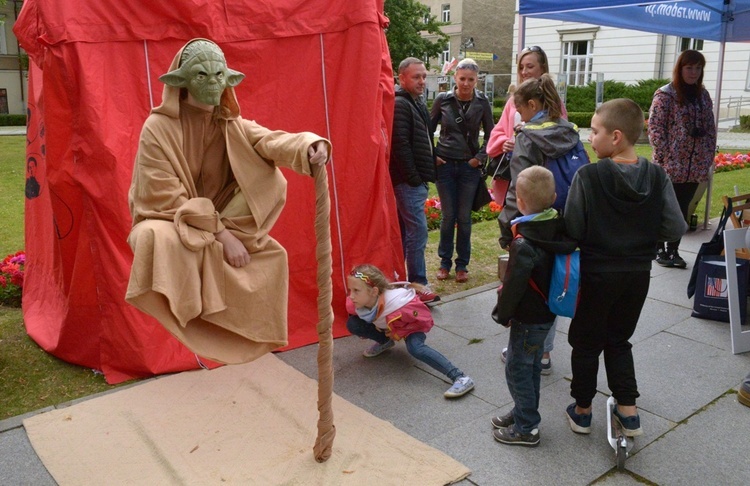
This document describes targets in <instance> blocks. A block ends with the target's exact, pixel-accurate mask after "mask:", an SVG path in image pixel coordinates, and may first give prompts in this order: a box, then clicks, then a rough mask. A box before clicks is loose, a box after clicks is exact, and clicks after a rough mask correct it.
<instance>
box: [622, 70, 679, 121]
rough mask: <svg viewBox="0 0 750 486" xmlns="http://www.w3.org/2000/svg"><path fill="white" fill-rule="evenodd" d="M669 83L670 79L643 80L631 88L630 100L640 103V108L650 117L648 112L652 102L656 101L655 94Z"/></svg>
mask: <svg viewBox="0 0 750 486" xmlns="http://www.w3.org/2000/svg"><path fill="white" fill-rule="evenodd" d="M667 83H669V80H668V79H641V80H640V81H638V82H637V83H636V84H635V85H634V86H632V87H631V88H630V93H629V94H630V95H629V96H628V98H630V99H632V100H633V101H635V102H636V103H638V106H640V107H641V109H642V110H643V111H644V114H645V115H646V117H648V110H649V108H650V107H651V100H653V99H654V93H655V92H656V90H657V89H659V88H661V87H662V86H664V85H665V84H667Z"/></svg>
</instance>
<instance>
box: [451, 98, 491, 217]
mask: <svg viewBox="0 0 750 486" xmlns="http://www.w3.org/2000/svg"><path fill="white" fill-rule="evenodd" d="M453 108H454V109H455V110H456V112H457V113H458V116H457V117H456V118H455V120H456V125H458V128H459V129H461V131H462V132H463V134H464V138H465V139H466V143H467V145H468V146H469V150H471V152H472V153H477V152H478V150H477V148H476V146H475V145H474V140H473V139H472V138H471V134H470V132H469V129H468V127H467V126H466V116H465V114H464V110H462V109H461V106H459V104H458V99H457V98H456V97H455V96H454V97H453ZM477 170H481V169H477ZM491 201H492V196H490V191H489V190H488V189H487V182H486V181H485V180H484V176H482V177H480V178H479V184H477V191H476V192H475V193H474V202H473V203H472V204H471V210H472V211H479V210H480V209H482V208H483V207H484V206H486V205H488V204H489V203H490V202H491Z"/></svg>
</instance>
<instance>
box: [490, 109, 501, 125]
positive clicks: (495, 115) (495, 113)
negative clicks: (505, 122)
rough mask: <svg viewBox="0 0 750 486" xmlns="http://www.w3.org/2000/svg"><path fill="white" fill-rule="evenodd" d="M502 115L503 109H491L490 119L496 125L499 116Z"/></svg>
mask: <svg viewBox="0 0 750 486" xmlns="http://www.w3.org/2000/svg"><path fill="white" fill-rule="evenodd" d="M502 114H503V109H502V107H501V108H495V107H493V108H492V119H493V120H495V124H497V122H498V120H500V115H502Z"/></svg>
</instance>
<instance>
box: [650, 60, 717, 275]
mask: <svg viewBox="0 0 750 486" xmlns="http://www.w3.org/2000/svg"><path fill="white" fill-rule="evenodd" d="M705 66H706V58H705V57H703V54H701V53H700V52H698V51H694V50H687V51H684V52H683V53H682V54H680V57H679V58H677V64H675V67H674V70H673V71H672V82H671V83H669V84H667V85H666V86H662V87H661V88H659V89H658V90H656V93H654V100H653V102H652V103H651V110H650V113H649V117H648V137H649V140H650V142H651V146H652V147H653V148H654V155H653V159H654V163H656V164H659V165H660V166H662V167H663V168H664V170H665V171H666V173H667V175H668V176H669V178H670V180H671V181H672V185H673V186H674V192H675V194H676V195H677V201H678V202H679V204H680V209H681V210H682V214H683V216H684V217H685V221H687V220H688V217H689V216H688V214H687V212H688V206H689V205H690V202H691V201H692V200H693V197H694V196H695V193H696V191H697V190H698V186H699V184H700V183H702V182H706V181H708V176H709V170H710V169H711V165H712V164H713V160H714V155H715V151H716V122H715V121H714V113H713V102H712V101H711V96H710V95H709V94H708V91H706V88H704V87H703V68H704V67H705ZM679 246H680V240H677V241H670V242H666V245H665V243H659V245H658V247H657V253H656V262H657V263H658V264H659V265H661V266H663V267H677V268H686V267H687V263H685V260H683V259H682V257H680V254H679V253H678V251H677V250H678V248H679Z"/></svg>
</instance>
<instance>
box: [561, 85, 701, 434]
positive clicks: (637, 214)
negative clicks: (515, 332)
mask: <svg viewBox="0 0 750 486" xmlns="http://www.w3.org/2000/svg"><path fill="white" fill-rule="evenodd" d="M642 130H643V111H642V110H641V109H640V107H639V106H638V105H637V104H636V103H635V102H634V101H632V100H629V99H625V98H620V99H616V100H611V101H608V102H606V103H604V104H602V105H601V106H600V107H599V108H598V109H597V110H596V112H595V114H594V117H593V118H592V119H591V136H590V138H589V141H590V142H591V147H592V148H593V150H594V152H596V155H597V157H599V159H600V160H599V162H598V163H596V164H589V165H587V166H584V167H582V168H580V169H579V170H578V172H577V173H576V175H575V177H574V178H573V182H572V184H571V186H570V192H569V193H568V199H567V203H566V205H565V212H564V219H565V226H566V229H567V232H568V234H569V235H570V236H571V237H572V238H573V239H575V240H577V241H578V245H579V247H580V248H581V287H580V301H579V303H578V308H577V309H576V314H575V317H574V318H573V321H572V322H571V324H570V330H569V332H568V342H569V343H570V345H571V346H572V347H573V351H572V355H571V364H572V370H573V380H572V382H571V384H570V394H571V396H572V397H573V398H575V403H573V404H571V405H570V406H568V408H567V410H566V415H567V417H568V421H569V423H570V427H571V429H572V430H573V431H574V432H576V433H579V434H588V433H590V432H591V402H592V400H593V398H594V395H595V394H596V375H597V372H598V369H599V355H601V354H602V352H603V353H604V364H605V367H606V369H607V382H608V385H609V389H610V390H611V391H612V395H613V396H614V397H615V399H616V400H617V407H615V410H614V414H613V415H614V420H617V421H618V422H619V423H620V425H621V426H622V428H623V430H624V432H625V434H626V435H627V436H629V437H634V436H637V435H640V434H642V433H643V432H642V430H641V425H640V418H639V416H638V411H637V409H636V406H635V400H636V398H638V396H639V394H638V386H637V383H636V379H635V367H634V365H633V354H632V352H631V347H632V346H631V344H630V342H629V339H630V337H631V336H632V335H633V332H634V331H635V326H636V324H637V323H638V318H639V317H640V313H641V309H642V308H643V303H644V302H645V300H646V295H647V293H648V286H649V280H650V277H651V260H652V259H653V253H654V251H653V248H654V245H655V244H656V242H657V241H675V240H677V239H679V238H680V237H681V236H682V235H683V234H685V231H687V224H686V223H685V219H684V218H683V216H682V212H681V211H680V207H679V204H678V203H677V198H676V197H675V193H674V189H673V188H672V183H671V182H670V181H669V178H668V177H667V176H666V174H665V173H664V170H663V169H662V168H661V167H659V166H658V165H655V164H652V163H650V162H649V161H648V160H646V159H645V158H643V157H638V156H637V155H636V153H635V148H634V144H635V141H636V140H637V139H638V136H639V135H640V133H641V131H642Z"/></svg>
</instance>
